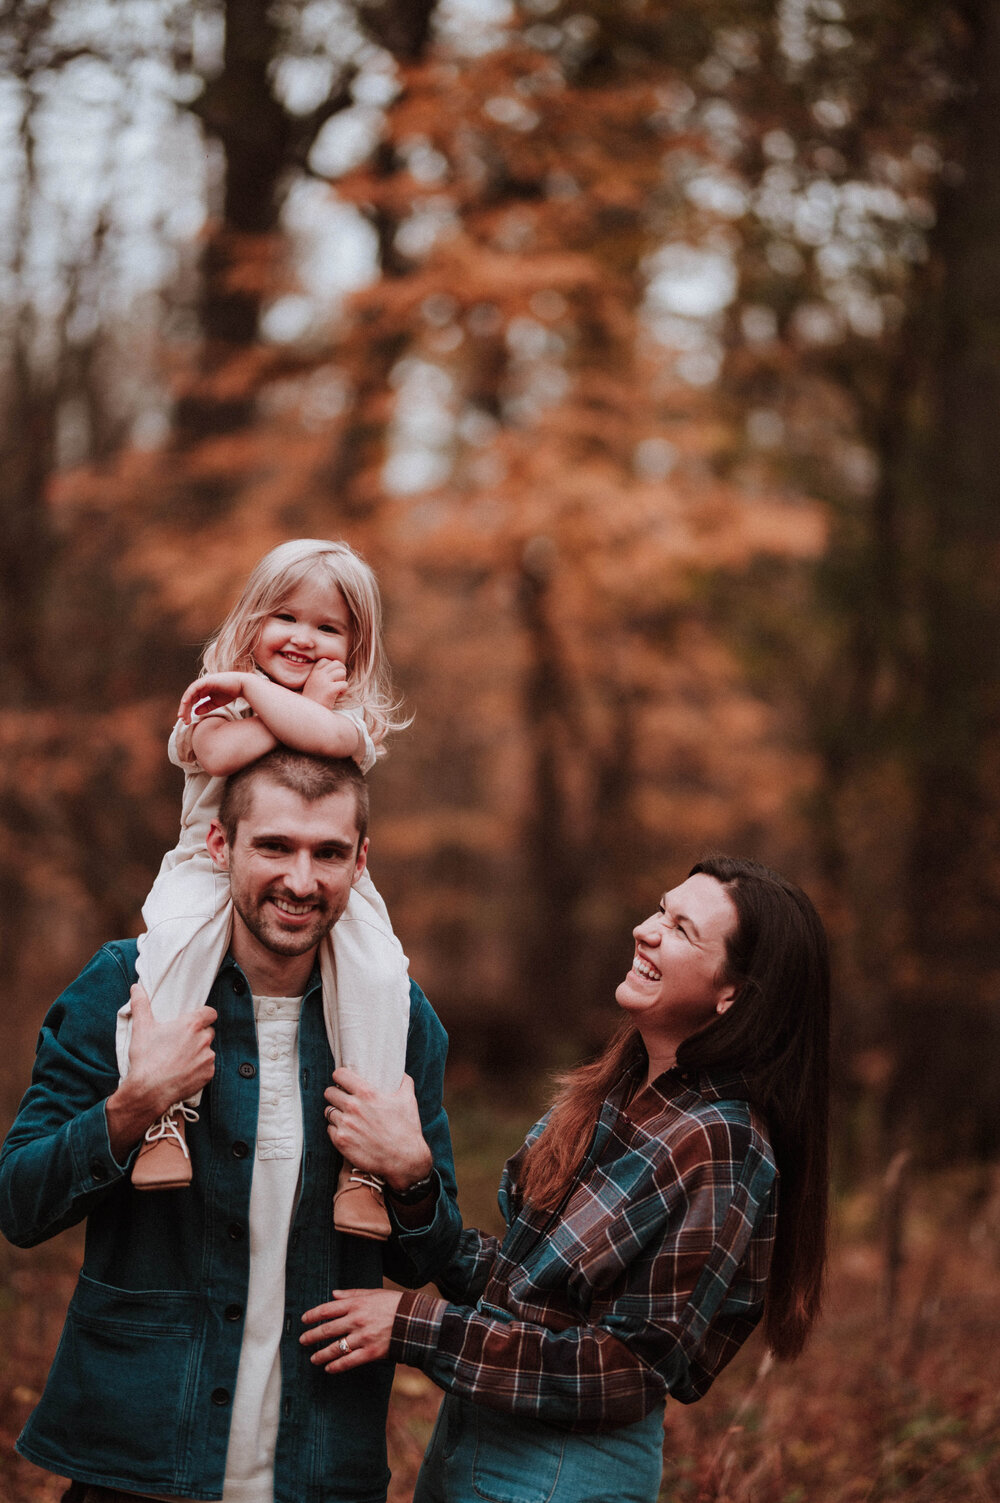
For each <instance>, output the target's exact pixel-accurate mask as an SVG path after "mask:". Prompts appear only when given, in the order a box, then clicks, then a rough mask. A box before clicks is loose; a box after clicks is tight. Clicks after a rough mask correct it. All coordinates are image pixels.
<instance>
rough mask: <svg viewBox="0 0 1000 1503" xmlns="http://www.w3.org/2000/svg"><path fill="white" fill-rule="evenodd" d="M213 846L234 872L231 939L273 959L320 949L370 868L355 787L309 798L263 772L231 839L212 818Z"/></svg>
mask: <svg viewBox="0 0 1000 1503" xmlns="http://www.w3.org/2000/svg"><path fill="white" fill-rule="evenodd" d="M208 849H209V853H210V854H211V856H212V859H213V860H214V861H215V863H216V865H217V866H218V867H219V869H220V870H221V871H226V872H228V874H229V882H230V887H231V889H232V895H233V907H234V908H235V910H236V912H235V915H234V920H233V922H234V930H235V934H234V938H235V937H238V938H239V939H240V940H241V941H242V943H243V944H244V945H249V946H250V947H251V948H252V947H253V946H255V945H258V946H260V947H261V949H262V950H263V951H266V952H268V955H269V957H272V958H273V957H276V956H288V957H293V956H300V955H305V954H307V953H308V952H310V951H312V950H314V949H315V948H316V946H317V944H318V943H319V941H320V940H321V939H322V938H323V935H324V934H326V933H327V932H328V931H329V930H330V929H331V928H332V927H333V925H334V924H335V923H336V922H337V920H338V919H339V918H340V915H341V914H342V913H343V912H344V909H345V908H346V907H347V900H348V898H349V897H350V893H351V886H352V884H353V883H354V882H356V881H357V879H358V878H359V877H360V876H361V874H362V872H363V871H364V869H365V860H366V857H367V853H368V842H367V840H365V841H361V842H359V839H358V818H357V801H356V799H355V796H354V794H353V792H352V791H351V790H350V789H346V788H345V789H338V790H337V791H336V792H335V793H330V794H327V795H326V797H324V798H320V799H315V800H313V801H312V802H310V801H308V800H306V799H304V798H303V797H302V796H301V795H300V794H298V793H295V792H293V791H292V789H290V788H285V787H283V786H282V785H281V784H280V783H277V782H275V781H274V780H273V779H271V778H265V777H261V778H260V779H259V781H257V782H256V783H255V785H254V788H253V793H252V796H251V799H250V803H249V807H248V808H247V810H246V813H245V814H244V815H243V816H242V818H241V819H240V821H239V824H238V825H237V826H236V831H235V834H234V837H233V842H232V844H231V845H230V844H229V843H228V841H227V840H226V836H225V832H224V831H223V830H222V827H221V825H219V824H218V822H215V823H213V825H212V829H211V831H210V833H209V837H208ZM261 958H264V957H263V956H262V957H261Z"/></svg>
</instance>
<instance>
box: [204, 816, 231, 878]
mask: <svg viewBox="0 0 1000 1503" xmlns="http://www.w3.org/2000/svg"><path fill="white" fill-rule="evenodd" d="M205 846H206V848H207V850H208V854H209V855H210V856H211V858H212V860H213V861H214V863H215V865H216V866H217V867H218V869H219V871H220V872H227V871H228V870H229V841H228V840H227V839H226V832H225V830H224V829H223V828H222V826H221V825H220V824H219V821H218V820H217V819H213V820H212V823H211V825H210V826H209V829H208V834H207V835H206V836H205Z"/></svg>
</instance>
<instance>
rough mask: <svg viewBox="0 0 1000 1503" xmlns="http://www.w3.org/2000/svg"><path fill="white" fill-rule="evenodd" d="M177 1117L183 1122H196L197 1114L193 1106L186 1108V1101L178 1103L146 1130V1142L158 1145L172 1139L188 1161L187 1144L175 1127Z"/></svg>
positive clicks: (178, 1129)
mask: <svg viewBox="0 0 1000 1503" xmlns="http://www.w3.org/2000/svg"><path fill="white" fill-rule="evenodd" d="M177 1117H183V1118H184V1120H185V1122H197V1120H198V1113H197V1112H196V1111H195V1109H194V1107H193V1106H188V1104H187V1102H186V1101H178V1102H177V1103H176V1105H174V1106H172V1107H171V1108H170V1110H169V1112H164V1113H163V1116H162V1117H161V1118H160V1120H159V1121H158V1122H154V1123H153V1125H152V1126H151V1127H147V1128H146V1142H147V1143H160V1142H162V1141H163V1140H164V1139H166V1138H173V1140H174V1141H175V1143H176V1144H177V1146H178V1148H179V1149H180V1150H181V1152H182V1153H183V1155H184V1157H185V1158H186V1159H189V1158H190V1157H191V1155H190V1153H189V1152H188V1146H187V1143H186V1142H185V1141H184V1134H183V1133H182V1132H181V1130H180V1128H179V1127H178V1126H177V1121H176V1119H177Z"/></svg>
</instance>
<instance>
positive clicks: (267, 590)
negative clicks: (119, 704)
mask: <svg viewBox="0 0 1000 1503" xmlns="http://www.w3.org/2000/svg"><path fill="white" fill-rule="evenodd" d="M306 580H319V581H320V582H321V583H323V584H326V585H329V586H330V588H331V589H338V590H339V591H340V592H341V594H342V595H343V597H344V602H345V604H346V605H347V609H348V612H349V613H350V617H351V626H352V641H351V652H350V657H349V659H348V662H347V672H348V677H349V680H350V689H351V702H352V703H353V702H355V701H356V702H357V704H358V706H359V708H360V709H361V713H362V714H363V715H364V718H365V724H366V725H367V727H368V731H369V734H370V735H371V738H372V741H373V743H374V745H375V747H376V751H377V753H378V754H379V755H381V752H382V747H381V742H382V741H384V740H385V737H386V736H387V735H388V733H389V732H390V731H397V730H402V728H403V727H404V726H407V725H409V724H410V721H409V720H408V719H401V718H400V717H399V709H400V704H401V701H400V700H399V698H398V697H397V695H396V694H395V692H394V690H393V687H392V679H391V676H390V672H389V664H388V662H387V661H386V656H385V649H384V647H383V645H382V600H381V596H380V594H379V587H378V581H377V579H376V578H375V575H374V573H373V572H372V570H371V568H370V567H369V566H368V564H366V563H365V561H364V559H363V558H361V557H360V555H359V554H357V553H355V552H354V550H353V548H350V547H348V545H347V544H346V543H334V542H330V541H329V540H328V539H326V538H293V539H292V540H291V541H290V542H287V543H279V544H278V546H277V548H272V549H271V551H270V553H265V555H264V557H263V558H262V559H261V560H260V562H259V563H258V564H257V565H256V567H255V568H254V570H253V572H252V573H251V575H250V578H249V579H248V580H247V582H246V584H245V585H244V587H243V593H242V594H241V595H240V598H239V599H238V600H237V602H236V604H235V605H234V606H233V608H232V610H231V611H230V612H229V615H228V616H227V617H226V619H225V621H223V623H222V625H221V626H220V627H219V630H218V631H217V632H216V634H215V636H214V637H213V638H212V639H211V641H210V642H209V643H208V644H207V645H206V647H205V651H204V653H203V654H202V663H203V665H204V667H203V671H204V672H205V673H228V672H236V673H249V672H250V670H251V669H253V668H254V667H255V666H256V665H255V662H254V652H255V651H256V648H257V643H258V641H259V640H260V632H261V627H262V626H263V623H264V621H265V620H266V619H267V617H268V616H269V615H271V613H272V612H273V611H275V610H277V609H278V607H279V606H281V605H282V604H283V603H284V602H285V601H286V600H287V599H288V597H289V595H291V593H292V592H293V590H295V589H297V588H298V587H299V585H301V584H304V583H305V582H306Z"/></svg>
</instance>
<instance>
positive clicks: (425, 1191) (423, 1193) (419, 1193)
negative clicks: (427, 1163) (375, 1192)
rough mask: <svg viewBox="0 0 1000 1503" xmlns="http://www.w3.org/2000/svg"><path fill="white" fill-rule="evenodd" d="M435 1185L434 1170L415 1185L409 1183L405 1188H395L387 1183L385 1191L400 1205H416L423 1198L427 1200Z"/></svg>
mask: <svg viewBox="0 0 1000 1503" xmlns="http://www.w3.org/2000/svg"><path fill="white" fill-rule="evenodd" d="M434 1185H435V1176H434V1170H433V1169H432V1170H431V1172H430V1174H428V1175H425V1176H424V1178H423V1179H418V1180H417V1182H416V1184H415V1185H408V1186H407V1188H406V1189H405V1190H394V1189H393V1188H392V1186H391V1185H386V1187H385V1193H386V1194H387V1195H388V1197H389V1199H390V1200H394V1201H395V1202H396V1204H397V1205H400V1206H415V1205H417V1204H418V1203H419V1202H420V1201H421V1200H426V1199H427V1197H428V1195H429V1194H430V1193H431V1191H432V1190H433V1188H434Z"/></svg>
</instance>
